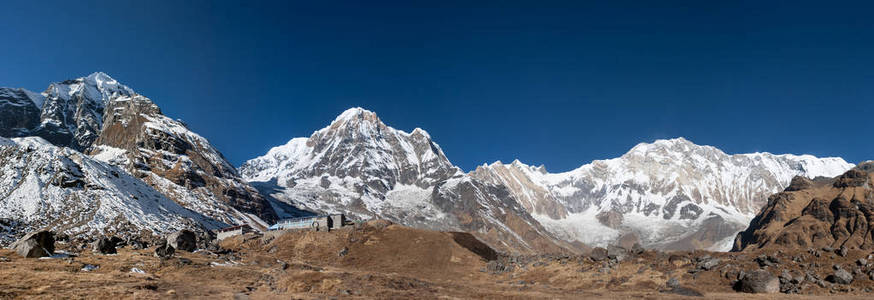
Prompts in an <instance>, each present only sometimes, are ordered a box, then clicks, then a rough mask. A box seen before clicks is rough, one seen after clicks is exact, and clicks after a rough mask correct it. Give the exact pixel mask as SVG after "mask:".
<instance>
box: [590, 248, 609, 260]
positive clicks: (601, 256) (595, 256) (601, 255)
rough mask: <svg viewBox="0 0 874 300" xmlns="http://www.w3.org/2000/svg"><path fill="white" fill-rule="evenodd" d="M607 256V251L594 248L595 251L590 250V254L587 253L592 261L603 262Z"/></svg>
mask: <svg viewBox="0 0 874 300" xmlns="http://www.w3.org/2000/svg"><path fill="white" fill-rule="evenodd" d="M607 255H608V254H607V249H604V248H601V247H595V249H592V252H591V253H589V258H591V259H592V260H594V261H603V260H606V259H607Z"/></svg>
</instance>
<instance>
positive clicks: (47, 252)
mask: <svg viewBox="0 0 874 300" xmlns="http://www.w3.org/2000/svg"><path fill="white" fill-rule="evenodd" d="M9 248H12V249H14V250H15V252H16V253H18V255H21V256H23V257H30V258H36V257H46V256H52V254H54V253H55V235H54V234H53V233H52V232H50V231H37V232H31V233H28V234H27V235H25V236H24V237H22V238H20V239H18V240H17V241H15V243H12V245H11V246H10V247H9Z"/></svg>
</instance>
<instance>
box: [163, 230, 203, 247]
mask: <svg viewBox="0 0 874 300" xmlns="http://www.w3.org/2000/svg"><path fill="white" fill-rule="evenodd" d="M167 243H168V244H169V245H170V246H172V247H173V248H174V249H178V250H182V251H188V252H193V251H194V250H195V249H197V235H195V234H194V232H192V231H191V230H187V229H183V230H179V231H177V232H174V233H171V234H170V235H169V236H167Z"/></svg>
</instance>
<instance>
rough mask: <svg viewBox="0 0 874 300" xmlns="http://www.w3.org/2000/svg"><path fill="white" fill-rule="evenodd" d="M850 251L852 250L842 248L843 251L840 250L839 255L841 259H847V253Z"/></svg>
mask: <svg viewBox="0 0 874 300" xmlns="http://www.w3.org/2000/svg"><path fill="white" fill-rule="evenodd" d="M849 251H850V250H849V249H847V246H841V249H840V250H838V255H840V256H841V257H847V252H849Z"/></svg>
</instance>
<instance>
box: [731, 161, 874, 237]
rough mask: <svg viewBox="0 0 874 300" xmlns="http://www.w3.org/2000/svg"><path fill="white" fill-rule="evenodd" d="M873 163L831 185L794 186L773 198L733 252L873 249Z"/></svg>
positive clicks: (847, 173) (857, 168) (827, 182)
mask: <svg viewBox="0 0 874 300" xmlns="http://www.w3.org/2000/svg"><path fill="white" fill-rule="evenodd" d="M872 179H874V162H866V163H862V164H859V165H858V166H857V167H855V168H854V169H852V170H849V171H847V172H846V173H844V174H843V175H840V176H838V177H836V178H834V179H831V180H818V181H816V182H811V183H806V184H804V185H802V186H792V187H791V188H789V189H786V190H785V191H783V192H781V193H778V194H775V195H773V196H771V197H770V198H768V204H767V206H765V207H764V208H763V209H762V211H761V212H759V214H758V215H756V217H755V219H753V221H752V222H751V223H750V226H749V227H748V228H747V229H746V230H745V231H743V232H741V233H739V234H738V235H737V238H736V239H735V245H734V248H733V250H734V251H741V250H747V249H760V248H780V247H791V248H801V249H806V248H817V249H818V248H821V247H828V248H835V249H837V248H842V249H872V248H874V231H872V225H874V224H871V221H870V220H872V218H874V189H872V187H871V185H870V183H871V182H872Z"/></svg>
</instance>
